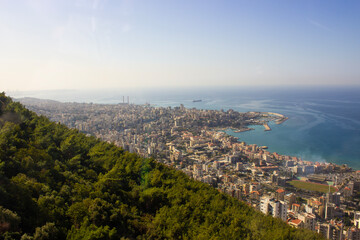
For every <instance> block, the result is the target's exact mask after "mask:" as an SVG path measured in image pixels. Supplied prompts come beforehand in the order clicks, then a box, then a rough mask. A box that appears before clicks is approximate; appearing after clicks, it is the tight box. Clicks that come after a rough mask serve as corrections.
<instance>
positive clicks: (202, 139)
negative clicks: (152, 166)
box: [20, 98, 360, 239]
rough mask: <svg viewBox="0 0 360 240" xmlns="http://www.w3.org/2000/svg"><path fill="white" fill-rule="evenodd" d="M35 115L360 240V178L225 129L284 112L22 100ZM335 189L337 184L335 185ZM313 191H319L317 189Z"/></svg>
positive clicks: (268, 209) (303, 222) (269, 210)
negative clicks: (240, 138)
mask: <svg viewBox="0 0 360 240" xmlns="http://www.w3.org/2000/svg"><path fill="white" fill-rule="evenodd" d="M20 102H22V103H23V104H24V105H26V106H27V107H28V108H29V109H30V110H32V111H35V112H36V113H38V114H40V115H45V116H47V117H49V118H50V119H51V120H52V121H55V122H60V123H63V124H65V125H67V126H69V127H71V128H76V129H78V130H80V131H81V132H84V133H86V134H89V135H93V136H96V137H98V138H101V139H103V140H105V141H108V142H111V143H114V144H115V145H117V146H120V147H122V148H123V149H124V150H127V151H129V152H133V153H137V154H139V155H141V156H143V157H152V158H154V159H156V160H157V161H159V162H162V163H164V164H166V165H168V166H169V167H172V168H175V169H178V170H180V171H183V172H185V173H186V174H187V175H188V176H190V177H192V178H194V179H195V180H198V181H201V182H205V183H208V184H210V185H212V186H213V187H215V188H217V189H218V190H219V191H222V192H225V193H227V194H229V195H231V196H233V197H234V198H237V199H239V200H241V201H245V202H247V204H248V205H251V206H253V207H254V208H255V209H257V210H259V211H261V212H263V213H264V214H269V215H272V216H274V217H278V218H281V219H282V220H283V221H285V222H287V223H288V224H289V225H291V226H293V227H295V228H307V229H310V230H313V231H316V232H319V233H321V234H322V235H323V236H325V237H327V238H328V239H360V224H359V222H360V212H359V211H358V210H360V207H359V195H358V192H359V193H360V172H358V171H354V170H352V169H351V168H349V167H347V166H346V165H341V166H339V165H336V164H332V163H324V162H310V161H306V160H305V159H300V158H298V157H293V156H284V155H280V154H277V153H272V152H269V151H267V147H266V146H257V145H254V144H253V145H247V144H246V143H245V142H239V141H238V139H237V138H235V137H232V136H229V135H227V134H226V133H225V132H224V130H226V129H229V128H231V129H234V130H235V131H240V132H241V131H248V130H251V129H250V128H249V126H250V125H264V127H265V129H264V130H271V129H268V125H267V123H268V122H269V121H274V122H275V123H278V124H281V123H282V122H284V121H285V120H286V117H285V116H283V115H281V114H275V113H263V112H247V113H239V112H236V111H233V110H228V111H223V110H221V111H216V110H200V109H195V108H193V109H188V108H185V107H184V106H183V105H180V106H179V107H174V108H171V107H153V106H150V105H149V104H145V105H134V104H126V103H121V104H114V105H106V104H92V103H60V102H56V101H50V100H37V99H30V98H25V99H20ZM330 185H332V186H330ZM311 188H313V189H315V190H316V191H311Z"/></svg>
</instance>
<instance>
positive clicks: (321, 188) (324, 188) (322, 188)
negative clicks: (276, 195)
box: [289, 180, 337, 193]
mask: <svg viewBox="0 0 360 240" xmlns="http://www.w3.org/2000/svg"><path fill="white" fill-rule="evenodd" d="M289 184H291V185H293V186H294V187H296V188H300V189H304V190H309V191H317V192H322V193H327V192H329V186H328V185H325V184H320V183H312V182H304V181H299V180H293V181H290V182H289ZM330 191H331V192H336V191H337V189H336V188H335V187H333V186H331V187H330Z"/></svg>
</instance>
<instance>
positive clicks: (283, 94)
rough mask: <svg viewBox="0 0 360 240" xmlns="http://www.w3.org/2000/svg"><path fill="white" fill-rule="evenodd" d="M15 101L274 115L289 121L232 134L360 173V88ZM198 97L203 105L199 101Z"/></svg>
mask: <svg viewBox="0 0 360 240" xmlns="http://www.w3.org/2000/svg"><path fill="white" fill-rule="evenodd" d="M10 95H11V96H13V97H24V96H27V97H37V98H46V99H54V100H59V101H76V102H94V103H111V104H113V103H119V102H122V101H123V96H125V101H127V96H129V97H130V102H131V103H137V104H143V103H146V102H147V103H150V104H152V105H155V106H173V107H174V106H179V105H180V104H184V105H185V107H189V108H192V107H195V108H199V109H218V110H219V109H224V110H228V109H234V110H237V111H240V112H246V111H271V112H278V113H281V114H284V115H286V116H287V117H289V120H287V121H286V122H284V123H283V124H281V125H276V124H274V123H270V127H271V128H272V131H268V132H265V131H264V128H263V127H262V126H255V127H254V128H255V130H254V131H249V132H243V133H234V132H232V131H231V130H228V131H227V133H229V134H231V135H233V136H236V137H238V138H239V140H240V141H245V142H247V143H249V144H258V145H265V146H268V147H269V151H271V152H277V153H280V154H286V155H290V156H298V157H301V158H303V159H304V160H310V161H327V162H334V163H337V164H348V165H349V166H351V167H353V168H355V169H360V88H359V87H352V88H344V87H340V88H339V87H337V88H321V87H316V88H297V89H295V88H292V89H291V88H290V89H288V88H218V89H215V88H202V89H200V88H196V89H147V90H146V89H145V90H144V89H120V90H107V91H105V90H104V91H75V90H74V91H46V92H14V93H10ZM194 99H201V100H202V101H201V102H196V103H194V102H193V100H194Z"/></svg>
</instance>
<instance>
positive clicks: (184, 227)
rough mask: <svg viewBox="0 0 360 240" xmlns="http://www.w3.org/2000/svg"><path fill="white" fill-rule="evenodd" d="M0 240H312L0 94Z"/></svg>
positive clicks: (311, 235) (179, 174) (312, 236)
mask: <svg viewBox="0 0 360 240" xmlns="http://www.w3.org/2000/svg"><path fill="white" fill-rule="evenodd" d="M0 236H1V237H0V239H22V240H25V239H36V240H37V239H318V238H320V237H319V236H318V235H316V234H314V233H312V232H310V231H307V230H296V229H293V228H291V227H289V226H287V225H286V224H285V223H284V222H282V221H281V220H278V219H274V218H272V217H269V216H264V215H263V214H261V213H259V212H257V211H255V210H253V209H252V208H250V207H248V206H247V205H245V204H244V203H242V202H239V201H238V200H236V199H233V198H231V197H228V196H227V195H225V194H222V193H219V192H218V191H217V190H215V189H213V188H212V187H210V186H208V185H206V184H203V183H200V182H196V181H193V180H191V179H189V178H188V177H187V176H186V175H184V174H183V173H182V172H179V171H175V170H173V169H171V168H168V167H166V166H164V165H162V164H159V163H157V162H155V161H154V160H152V159H143V158H140V157H139V156H137V155H136V154H131V153H128V152H124V151H123V150H122V149H121V148H118V147H116V146H114V145H113V144H109V143H105V142H102V141H100V140H97V139H95V138H94V137H87V136H85V135H84V134H82V133H79V132H78V131H77V130H71V129H68V128H67V127H65V126H63V125H61V124H57V123H53V122H50V121H49V120H48V119H47V118H45V117H39V116H36V115H35V114H34V113H33V112H30V111H28V110H27V109H25V108H24V107H23V106H22V105H21V104H19V103H16V102H12V100H11V99H10V98H8V97H6V96H5V95H4V94H3V93H2V94H0Z"/></svg>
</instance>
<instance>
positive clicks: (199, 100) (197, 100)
mask: <svg viewBox="0 0 360 240" xmlns="http://www.w3.org/2000/svg"><path fill="white" fill-rule="evenodd" d="M193 102H202V100H201V99H196V100H193Z"/></svg>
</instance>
